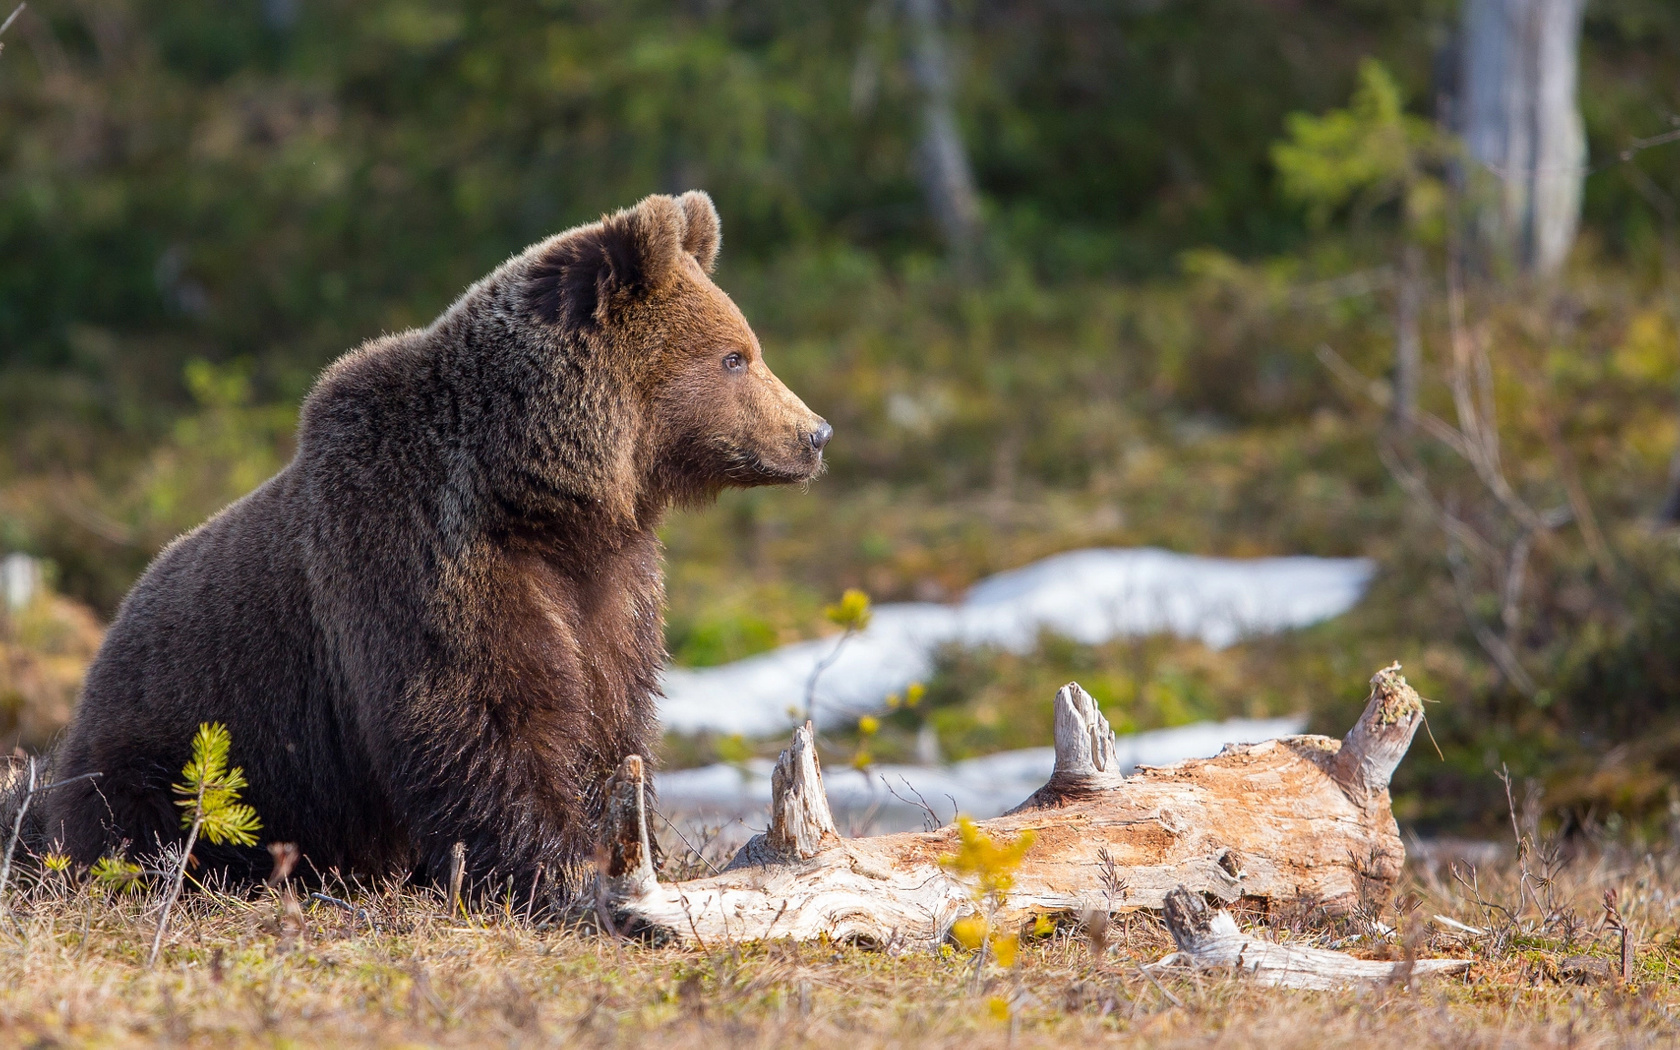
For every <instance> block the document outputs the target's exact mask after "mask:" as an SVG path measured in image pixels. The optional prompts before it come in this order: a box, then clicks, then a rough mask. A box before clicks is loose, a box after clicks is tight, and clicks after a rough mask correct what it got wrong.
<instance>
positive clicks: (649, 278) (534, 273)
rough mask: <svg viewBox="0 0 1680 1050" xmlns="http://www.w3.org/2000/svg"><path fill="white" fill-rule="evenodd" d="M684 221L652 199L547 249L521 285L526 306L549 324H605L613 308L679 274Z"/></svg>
mask: <svg viewBox="0 0 1680 1050" xmlns="http://www.w3.org/2000/svg"><path fill="white" fill-rule="evenodd" d="M687 222H688V220H687V216H686V215H685V214H684V209H683V208H682V207H680V206H679V205H678V203H677V201H676V200H675V199H674V198H671V197H668V196H665V195H663V194H656V195H654V196H651V197H647V198H644V199H643V200H642V202H641V203H640V204H637V205H636V206H635V207H634V208H628V209H625V210H623V211H618V212H614V213H613V214H611V215H608V216H606V217H605V218H603V219H602V220H601V221H600V222H599V223H597V224H595V225H593V226H586V227H584V228H582V229H579V230H574V231H572V232H570V233H566V234H562V235H561V236H560V237H559V238H557V239H556V240H554V241H552V242H551V243H549V244H548V245H547V246H545V247H544V248H543V249H542V250H541V253H540V254H539V255H538V256H537V258H536V259H535V260H534V261H533V262H532V264H531V269H530V271H529V273H528V275H527V278H526V283H525V299H526V304H527V306H529V308H530V309H531V311H532V312H533V313H535V314H536V315H537V316H538V317H540V318H542V319H543V320H545V321H548V322H549V323H551V324H557V323H560V322H562V321H565V322H568V323H570V324H574V325H589V324H594V323H598V322H600V321H604V320H605V319H606V314H607V312H608V311H610V310H611V309H612V308H613V306H614V304H615V303H621V302H626V301H632V300H635V299H639V298H642V297H644V296H647V295H649V294H651V293H653V292H656V291H658V290H660V289H661V288H664V287H665V286H666V285H667V284H669V283H670V282H671V281H672V280H673V279H674V278H675V277H676V275H677V272H678V267H679V262H678V260H679V259H680V255H679V253H680V252H682V251H683V250H684V244H683V232H684V230H685V229H686V228H687Z"/></svg>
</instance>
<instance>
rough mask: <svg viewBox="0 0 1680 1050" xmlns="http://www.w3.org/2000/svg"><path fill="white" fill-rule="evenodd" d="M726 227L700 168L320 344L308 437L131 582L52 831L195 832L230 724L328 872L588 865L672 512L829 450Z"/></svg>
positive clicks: (286, 834) (73, 843)
mask: <svg viewBox="0 0 1680 1050" xmlns="http://www.w3.org/2000/svg"><path fill="white" fill-rule="evenodd" d="M717 248H718V220H717V214H716V212H715V211H714V210H713V208H712V204H711V201H710V200H709V199H708V198H706V197H705V196H704V195H703V194H698V193H689V194H685V195H683V196H682V197H681V198H675V199H673V198H671V197H664V196H657V197H649V198H647V199H646V200H644V201H642V202H641V204H639V205H638V206H637V207H635V208H634V209H631V210H629V211H623V212H619V213H617V214H615V215H612V216H609V217H607V218H606V219H604V220H602V221H601V222H599V223H595V224H592V225H589V226H584V227H579V228H577V229H574V230H570V231H567V232H566V233H562V234H560V235H558V236H556V237H553V238H550V239H549V240H547V241H544V242H542V243H540V244H537V245H534V246H532V247H531V248H529V249H527V250H526V251H525V252H523V253H521V254H520V255H518V256H516V257H514V258H513V259H511V260H509V261H508V262H507V263H505V264H503V265H502V266H501V267H499V268H498V269H497V270H496V271H495V272H493V273H492V274H490V275H489V276H488V277H486V278H485V279H484V280H482V281H480V282H479V283H477V284H476V285H474V286H473V287H472V288H470V289H468V291H467V292H466V294H465V295H463V296H462V297H461V298H460V299H459V300H458V301H457V302H456V303H455V304H454V305H453V306H451V307H450V308H449V310H448V311H446V312H445V313H444V314H443V316H442V317H440V318H438V319H437V320H436V321H435V322H433V323H432V325H431V326H430V327H428V328H426V329H424V330H420V331H410V332H404V333H402V334H400V335H394V336H386V337H384V338H380V339H376V340H373V341H371V342H369V343H367V344H366V345H364V346H363V347H361V348H360V349H358V350H355V351H353V352H351V353H349V354H346V355H345V356H344V357H342V358H340V359H339V360H338V361H337V362H336V363H335V364H333V365H332V366H331V367H330V368H329V369H327V371H326V372H325V374H324V375H323V376H322V377H321V379H320V381H319V382H318V383H317V384H316V387H315V389H314V391H313V392H312V393H311V394H310V396H309V399H308V400H307V401H306V402H305V404H304V407H303V416H302V423H301V426H300V428H299V432H298V451H297V456H296V458H295V459H293V461H292V462H291V463H290V464H289V465H288V466H287V467H286V468H285V469H284V470H282V471H281V472H280V473H279V474H277V475H276V476H275V477H273V478H271V479H270V480H269V481H268V482H266V483H265V484H264V485H263V486H262V487H260V488H258V489H257V490H256V491H255V492H252V493H251V494H250V495H248V496H246V497H245V498H244V499H242V500H240V501H239V502H237V503H235V504H233V505H232V506H230V507H228V508H227V509H226V510H224V511H222V512H221V513H220V514H218V515H217V516H216V517H214V518H212V519H211V520H210V521H208V522H206V523H205V524H204V525H202V526H200V527H199V528H197V529H195V530H194V531H192V532H190V533H188V534H187V535H185V536H183V537H181V538H180V539H179V540H177V541H176V542H175V543H173V544H172V545H171V546H170V547H169V548H168V549H167V550H165V551H164V552H163V553H162V554H161V555H159V556H158V558H157V560H156V561H155V562H153V564H152V566H151V567H150V568H149V569H148V570H147V571H146V574H145V575H144V576H143V577H142V578H141V580H140V582H139V583H137V584H136V585H135V587H134V590H133V591H132V592H131V593H130V594H129V596H128V598H127V600H126V601H124V603H123V606H122V609H121V611H120V612H119V613H118V615H117V619H116V622H115V623H114V624H113V625H112V627H111V630H110V633H109V635H108V637H107V639H106V641H105V645H104V647H103V649H101V651H100V653H99V656H98V658H97V660H96V661H95V662H94V665H93V667H92V669H91V670H90V672H89V674H88V678H87V684H86V687H85V692H84V695H83V698H82V700H81V703H80V706H79V708H78V710H77V711H76V715H75V719H74V721H73V722H72V724H71V726H70V729H69V730H68V733H67V735H66V737H65V739H64V741H63V742H62V744H61V745H60V747H59V749H58V752H57V755H56V761H55V767H56V768H55V773H56V776H57V777H59V778H68V777H73V776H76V775H78V774H81V773H88V772H95V771H97V772H98V773H100V774H101V776H100V777H99V778H98V779H97V780H92V781H83V782H81V783H78V784H76V785H67V786H66V787H64V788H62V789H60V790H58V791H55V792H53V793H51V794H49V795H47V796H45V799H46V801H45V803H44V805H45V807H46V813H45V817H46V819H45V822H44V824H45V827H44V834H45V837H46V838H47V839H48V840H49V841H52V840H56V841H57V842H58V843H59V844H60V846H61V848H63V849H65V850H67V851H68V852H69V854H70V855H71V856H72V857H74V858H75V859H76V860H78V861H80V862H83V863H88V862H92V861H93V860H95V859H97V858H98V857H99V856H100V855H101V854H104V853H106V852H109V851H112V850H121V849H127V850H129V851H130V852H135V853H149V852H152V851H155V850H156V849H157V848H158V846H159V844H160V843H165V844H166V843H171V842H174V841H177V840H178V839H179V838H180V837H181V835H182V831H181V820H180V810H179V809H178V808H177V806H176V805H175V804H174V801H173V798H172V795H171V792H170V784H171V782H172V781H174V780H178V779H179V771H180V769H181V766H182V765H183V764H184V763H185V761H186V759H187V753H188V746H189V741H190V740H191V737H192V734H193V731H194V729H195V728H196V727H197V725H198V724H199V723H200V722H205V721H220V722H224V723H226V724H227V725H228V727H229V729H230V730H231V732H232V737H233V760H234V762H236V763H237V764H239V765H242V766H243V767H244V769H245V773H246V776H247V777H248V778H249V780H250V788H249V789H248V790H247V791H246V792H245V796H246V798H247V800H248V801H250V802H251V803H252V804H253V805H255V807H256V809H257V812H258V814H259V815H260V817H261V819H262V821H263V823H264V829H263V833H262V837H263V839H264V840H266V841H290V842H295V843H297V844H298V845H299V847H300V848H301V850H302V852H303V854H304V855H305V857H307V858H308V860H309V861H310V862H311V863H312V864H313V865H314V866H315V868H316V869H318V870H321V871H325V870H327V869H329V868H334V867H336V868H338V869H340V870H341V871H344V872H347V873H349V872H355V873H370V874H371V873H391V872H409V871H413V872H416V873H418V874H420V875H421V876H423V877H426V876H430V877H437V876H439V875H441V873H442V872H443V871H444V870H446V867H447V865H448V859H449V853H450V848H451V845H452V844H453V843H455V842H457V841H464V842H465V843H466V846H467V858H468V864H469V867H470V870H471V872H472V874H473V875H475V876H486V875H491V874H492V873H494V877H495V878H496V880H498V881H500V880H501V879H502V878H504V877H506V876H513V877H514V878H515V879H516V880H518V882H517V885H519V886H521V887H524V886H526V885H529V884H530V880H531V879H532V878H534V877H535V875H536V873H537V870H538V868H539V866H541V867H542V868H545V869H546V870H547V871H548V872H549V873H550V875H552V876H556V877H558V878H560V879H562V880H564V878H565V876H566V874H567V873H575V871H576V870H577V866H578V865H579V863H580V862H581V861H583V860H585V859H586V858H587V857H589V856H590V855H591V854H592V852H593V850H594V835H595V828H596V825H597V821H598V819H599V815H600V805H601V798H600V793H599V791H600V787H601V784H602V782H603V780H604V779H605V778H606V777H607V775H608V773H609V772H610V771H611V770H612V769H613V768H614V767H615V766H617V764H618V763H619V762H621V761H622V759H623V757H624V756H625V755H627V754H630V753H632V752H640V753H642V754H644V755H646V754H648V753H649V752H651V751H652V749H653V747H654V744H655V740H656V733H657V724H656V717H655V709H654V700H655V696H656V690H657V675H658V673H659V669H660V665H661V662H662V660H663V657H664V641H663V608H664V585H663V579H662V571H661V570H662V565H661V552H660V546H659V541H658V539H657V538H656V536H655V531H654V530H655V528H656V526H657V525H658V523H659V521H660V518H661V516H662V514H663V513H664V512H665V511H666V509H667V508H668V507H669V506H671V505H672V504H673V503H674V502H693V501H696V500H700V499H704V498H707V497H709V496H711V495H714V494H715V493H716V492H717V491H718V490H719V489H720V488H721V487H723V486H726V485H756V484H768V483H778V482H790V481H797V480H803V479H806V478H810V477H812V476H814V475H815V474H816V473H817V472H818V471H819V470H820V468H821V465H822V446H823V444H824V443H825V442H826V441H827V437H828V434H829V433H830V431H829V428H828V426H827V424H825V423H824V422H823V421H822V420H821V419H820V418H818V417H817V416H816V415H814V414H813V413H812V412H811V411H810V410H809V409H808V408H806V407H805V405H804V404H803V403H802V402H801V401H800V400H799V399H798V398H797V397H795V396H794V395H793V394H792V393H791V392H790V391H789V390H788V389H787V388H786V387H785V386H783V385H782V384H781V382H780V381H778V380H777V379H776V377H775V376H774V375H773V374H771V372H770V371H769V369H768V368H767V367H766V366H765V364H764V362H763V359H762V355H761V352H760V349H759V345H758V341H757V339H756V338H755V337H754V335H753V333H752V331H751V329H750V328H748V326H747V323H746V321H745V319H744V318H743V317H742V316H741V314H740V312H739V310H737V309H736V308H735V305H734V304H733V303H732V302H731V301H730V300H729V298H728V297H727V296H725V295H724V293H723V292H722V291H720V290H719V289H718V288H717V286H716V285H715V284H713V283H712V281H711V279H710V278H709V277H708V276H707V274H708V272H709V270H710V268H711V266H712V263H713V260H714V259H715V257H716V255H717ZM206 859H207V860H209V861H210V862H211V863H213V864H218V865H225V866H227V867H229V868H232V869H234V870H235V871H236V872H243V873H248V874H261V873H262V872H263V871H265V870H266V868H267V864H268V856H267V853H266V851H265V850H262V849H261V848H257V849H252V850H235V849H222V850H219V851H217V850H211V851H208V853H207V854H206Z"/></svg>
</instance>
